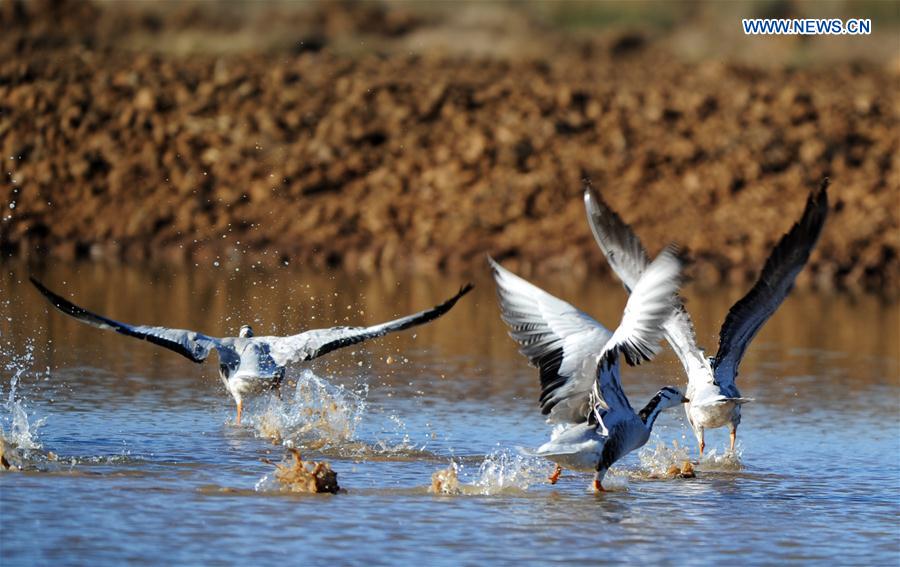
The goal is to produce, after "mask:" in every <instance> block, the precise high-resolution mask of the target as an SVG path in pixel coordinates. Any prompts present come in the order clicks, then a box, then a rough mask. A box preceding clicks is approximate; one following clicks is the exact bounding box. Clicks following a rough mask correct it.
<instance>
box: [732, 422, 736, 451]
mask: <svg viewBox="0 0 900 567" xmlns="http://www.w3.org/2000/svg"><path fill="white" fill-rule="evenodd" d="M735 439H737V427H733V428H732V429H731V452H732V453H734V441H735Z"/></svg>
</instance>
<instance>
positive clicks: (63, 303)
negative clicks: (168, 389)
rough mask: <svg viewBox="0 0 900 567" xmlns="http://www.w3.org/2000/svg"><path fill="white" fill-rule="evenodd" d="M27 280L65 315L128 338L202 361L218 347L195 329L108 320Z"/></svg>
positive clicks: (217, 344)
mask: <svg viewBox="0 0 900 567" xmlns="http://www.w3.org/2000/svg"><path fill="white" fill-rule="evenodd" d="M29 279H30V280H31V283H32V284H33V285H34V287H36V288H37V290H38V291H39V292H41V294H42V295H43V296H44V297H46V298H47V300H48V301H50V303H51V304H52V305H53V306H54V307H56V308H57V309H59V310H60V311H62V312H63V313H65V314H66V315H69V316H71V317H74V318H75V319H78V320H79V321H81V322H82V323H87V324H88V325H91V326H94V327H97V328H99V329H109V330H113V331H116V332H117V333H121V334H123V335H127V336H129V337H135V338H137V339H142V340H145V341H149V342H151V343H153V344H156V345H159V346H161V347H164V348H167V349H169V350H173V351H175V352H177V353H178V354H180V355H182V356H184V357H186V358H189V359H191V360H193V361H194V362H198V363H199V362H203V361H204V360H206V358H207V357H208V356H209V353H210V351H211V350H212V349H213V348H219V347H221V346H222V344H221V342H220V341H219V339H215V338H213V337H208V336H206V335H204V334H202V333H197V332H195V331H188V330H183V329H169V328H167V327H151V326H147V325H129V324H128V323H122V322H120V321H115V320H113V319H108V318H106V317H104V316H102V315H98V314H96V313H93V312H91V311H88V310H87V309H85V308H83V307H79V306H78V305H75V304H74V303H72V302H71V301H69V300H67V299H65V298H64V297H61V296H59V295H57V294H55V293H53V292H52V291H50V290H49V289H47V288H46V287H44V285H43V284H41V282H39V281H38V280H36V279H35V278H29Z"/></svg>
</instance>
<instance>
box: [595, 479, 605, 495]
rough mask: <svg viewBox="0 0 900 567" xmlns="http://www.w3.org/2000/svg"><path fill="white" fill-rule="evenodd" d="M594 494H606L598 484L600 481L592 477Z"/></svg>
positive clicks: (601, 485)
mask: <svg viewBox="0 0 900 567" xmlns="http://www.w3.org/2000/svg"><path fill="white" fill-rule="evenodd" d="M594 492H606V490H604V489H603V484H601V483H600V479H599V478H597V477H594Z"/></svg>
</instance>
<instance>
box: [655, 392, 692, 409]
mask: <svg viewBox="0 0 900 567" xmlns="http://www.w3.org/2000/svg"><path fill="white" fill-rule="evenodd" d="M656 395H657V396H659V409H660V410H664V409H668V408H671V407H674V406H677V405H678V404H686V403H688V402H689V401H690V400H689V399H687V398H685V397H684V394H682V393H681V390H679V389H678V388H673V387H672V386H666V387H664V388H662V389H661V390H660V391H659V392H657V393H656Z"/></svg>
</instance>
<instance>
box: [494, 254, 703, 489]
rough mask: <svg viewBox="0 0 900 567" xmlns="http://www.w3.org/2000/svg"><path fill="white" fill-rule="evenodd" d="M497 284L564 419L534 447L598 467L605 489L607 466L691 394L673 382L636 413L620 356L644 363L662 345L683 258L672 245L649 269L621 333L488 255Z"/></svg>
mask: <svg viewBox="0 0 900 567" xmlns="http://www.w3.org/2000/svg"><path fill="white" fill-rule="evenodd" d="M488 261H489V262H490V264H491V267H492V268H493V272H494V279H495V280H496V282H497V293H498V296H499V300H500V308H501V312H502V318H503V320H504V321H505V322H506V324H507V325H509V327H510V336H512V338H513V339H515V340H516V342H518V343H519V345H520V347H521V348H520V351H521V352H522V354H524V355H525V356H527V357H528V359H529V360H530V361H531V363H532V364H533V365H534V366H537V367H538V368H539V370H540V378H541V397H540V402H541V412H542V413H543V414H544V415H547V416H548V418H547V421H548V422H549V423H555V424H557V425H556V426H555V427H554V430H553V433H552V434H551V438H550V441H549V442H547V443H545V444H544V445H542V446H541V447H539V448H538V449H537V451H534V452H533V453H531V454H533V455H537V456H541V457H545V458H547V459H549V460H551V461H554V462H555V463H556V470H555V471H554V473H553V475H552V476H551V477H550V482H551V483H555V482H556V481H557V479H558V478H559V475H560V473H561V472H562V468H563V467H565V468H568V469H573V470H580V471H593V472H594V482H593V486H594V490H597V491H602V490H603V485H602V482H603V478H604V476H605V475H606V471H607V470H608V469H609V467H610V466H611V465H612V464H613V463H615V462H616V461H617V460H619V459H621V458H622V457H624V456H625V455H627V454H628V453H630V452H631V451H633V450H635V449H637V448H639V447H641V446H643V445H644V443H646V442H647V440H648V439H649V438H650V432H651V429H652V428H653V423H654V422H655V421H656V417H657V416H658V415H659V412H660V411H662V410H664V409H666V408H669V407H672V406H674V405H677V404H680V403H684V402H686V401H687V399H686V398H685V397H684V396H683V395H682V394H681V392H679V391H678V390H677V389H675V388H672V387H669V386H667V387H665V388H663V389H661V390H660V391H659V392H658V393H657V394H656V395H655V396H654V397H653V399H651V400H650V402H649V403H648V404H647V405H646V406H645V407H644V408H643V409H642V410H641V411H640V412H639V413H635V411H634V409H633V408H632V407H631V404H629V402H628V398H627V397H625V393H624V392H623V391H622V384H621V381H620V379H619V354H620V353H621V354H622V355H623V356H624V357H625V360H626V361H627V362H628V363H629V364H632V365H633V364H638V363H640V362H641V361H642V360H650V358H651V357H652V356H653V355H654V354H655V353H656V352H657V351H658V350H659V348H660V347H659V342H660V340H661V339H662V329H661V325H662V324H663V322H665V320H666V319H668V317H669V316H670V315H671V313H672V309H673V308H674V306H675V297H676V296H675V294H676V292H677V291H678V284H679V279H680V278H679V272H680V269H681V261H680V260H679V259H678V257H677V255H676V254H675V251H674V249H666V250H664V251H663V252H662V253H661V254H660V255H659V256H658V257H657V258H656V260H654V261H653V263H651V264H650V265H649V266H648V267H647V269H646V270H645V272H644V274H643V276H642V277H641V278H640V281H639V282H638V283H637V286H636V287H635V289H634V293H632V294H631V297H630V298H629V299H628V303H627V304H626V306H625V312H624V314H623V315H622V321H621V323H620V324H619V327H618V328H617V329H616V330H615V332H612V333H611V332H609V331H608V330H607V329H606V328H605V327H604V326H603V325H601V324H600V323H598V322H597V321H595V320H594V319H593V318H591V317H590V316H589V315H587V314H586V313H584V312H582V311H579V310H578V309H576V308H574V307H573V306H572V305H570V304H568V303H566V302H565V301H563V300H561V299H558V298H556V297H554V296H552V295H550V294H549V293H547V292H545V291H543V290H542V289H540V288H538V287H536V286H534V285H532V284H530V283H528V282H527V281H525V280H524V279H522V278H520V277H519V276H516V275H515V274H513V273H512V272H510V271H508V270H506V269H504V268H503V267H501V266H500V265H499V264H497V263H496V262H495V261H494V260H492V259H490V258H488Z"/></svg>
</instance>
